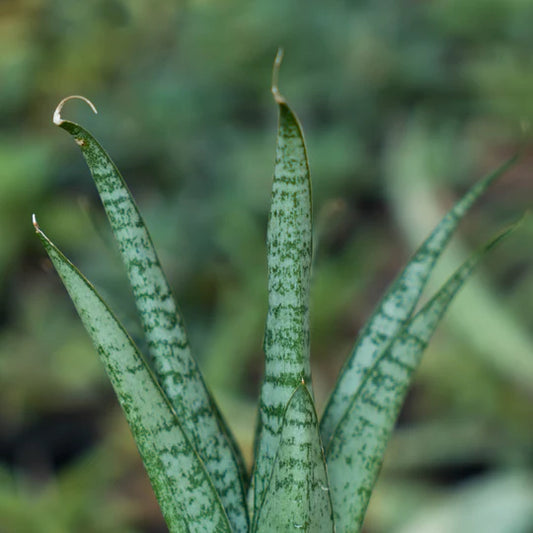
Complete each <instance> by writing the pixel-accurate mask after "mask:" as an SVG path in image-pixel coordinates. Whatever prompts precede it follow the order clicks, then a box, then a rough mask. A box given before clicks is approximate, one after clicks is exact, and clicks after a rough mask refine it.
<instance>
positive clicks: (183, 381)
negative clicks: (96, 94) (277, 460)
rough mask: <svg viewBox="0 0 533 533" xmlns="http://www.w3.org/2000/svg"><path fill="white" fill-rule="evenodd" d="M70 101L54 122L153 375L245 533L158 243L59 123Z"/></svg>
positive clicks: (220, 429) (100, 163) (239, 476)
mask: <svg viewBox="0 0 533 533" xmlns="http://www.w3.org/2000/svg"><path fill="white" fill-rule="evenodd" d="M66 100H67V99H66ZM66 100H64V101H63V102H61V103H60V104H59V106H58V109H57V111H56V113H55V115H54V122H55V123H56V124H57V125H58V126H60V127H61V128H63V129H64V130H65V131H67V132H68V133H70V134H71V135H72V136H73V137H74V139H75V141H76V143H77V144H78V146H79V147H80V148H81V151H82V154H83V156H84V157H85V160H86V161H87V164H88V166H89V169H90V171H91V174H92V176H93V178H94V181H95V184H96V187H97V189H98V193H99V195H100V198H101V200H102V203H103V205H104V208H105V210H106V213H107V216H108V218H109V221H110V223H111V227H112V229H113V233H114V235H115V238H116V240H117V243H118V247H119V250H120V253H121V256H122V260H123V262H124V264H125V266H126V271H127V274H128V278H129V281H130V284H131V287H132V289H133V294H134V297H135V301H136V304H137V309H138V311H139V314H140V317H141V322H142V324H143V328H144V331H145V334H146V338H147V342H148V349H149V351H150V355H151V356H152V361H153V365H154V371H155V374H156V376H157V378H158V380H159V383H160V384H161V387H162V388H163V390H164V391H165V393H166V395H167V396H168V398H169V400H170V402H171V403H172V405H173V407H174V409H175V411H176V413H177V415H178V418H179V420H180V423H181V425H182V427H183V429H184V430H185V431H186V432H187V434H188V436H189V438H190V440H191V442H193V443H194V446H195V447H196V450H197V452H198V454H199V455H200V457H201V458H202V460H203V461H204V463H205V465H206V468H207V470H208V471H209V473H210V475H211V477H212V479H213V483H214V484H215V486H216V488H217V490H218V492H219V495H220V498H221V500H222V502H223V504H224V507H225V509H226V512H227V513H228V516H229V518H230V521H231V524H232V526H233V528H234V530H235V531H237V532H245V531H247V530H248V513H247V510H246V503H245V488H244V487H245V484H246V479H245V470H244V467H243V461H242V458H241V455H240V452H239V451H238V449H237V447H236V446H235V445H234V440H233V437H232V435H231V434H230V431H229V429H228V427H227V425H226V423H225V421H224V420H223V418H222V416H221V415H220V413H219V411H218V409H217V406H216V404H215V402H214V400H213V398H212V397H211V394H210V392H209V391H208V389H207V387H206V385H205V383H204V380H203V377H202V375H201V373H200V371H199V369H198V366H197V363H196V361H195V359H194V358H193V357H192V355H191V350H190V347H189V342H188V338H187V334H186V331H185V327H184V324H183V320H182V318H181V315H180V313H179V310H178V308H177V306H176V303H175V301H174V298H173V296H172V291H171V289H170V286H169V284H168V281H167V279H166V277H165V275H164V273H163V270H162V269H161V265H160V262H159V259H158V257H157V254H156V251H155V249H154V246H153V244H152V239H151V237H150V235H149V233H148V230H147V229H146V226H145V224H144V221H143V219H142V217H141V214H140V213H139V210H138V208H137V205H136V204H135V201H134V200H133V198H132V196H131V193H130V191H129V189H128V187H127V185H126V183H125V182H124V179H123V178H122V176H121V175H120V172H119V171H118V169H117V167H116V166H115V164H114V163H113V161H112V160H111V158H110V157H109V155H108V154H107V153H106V151H105V150H104V149H103V148H102V147H101V146H100V144H99V143H98V142H97V141H96V140H95V139H94V137H93V136H92V135H91V133H89V132H88V131H87V130H86V129H84V128H83V127H81V126H79V125H78V124H75V123H73V122H69V121H67V120H63V119H62V118H61V116H60V112H61V109H62V106H63V104H64V102H65V101H66ZM89 103H90V102H89Z"/></svg>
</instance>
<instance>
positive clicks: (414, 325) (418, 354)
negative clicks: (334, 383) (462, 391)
mask: <svg viewBox="0 0 533 533" xmlns="http://www.w3.org/2000/svg"><path fill="white" fill-rule="evenodd" d="M513 229H514V226H513V227H511V228H510V229H508V230H506V231H505V232H503V233H502V234H501V235H499V236H498V237H496V238H495V239H494V240H492V241H491V242H490V243H489V244H487V245H486V246H485V247H483V248H482V249H481V250H479V251H478V252H477V253H475V254H474V255H472V256H471V257H470V258H469V259H468V260H467V261H465V262H464V263H463V265H462V266H461V267H459V268H458V269H457V271H456V272H455V273H454V275H453V276H452V277H451V278H450V279H449V280H448V281H447V282H446V283H445V284H444V285H443V287H442V288H441V289H440V290H439V291H438V292H437V293H436V294H435V296H434V297H433V298H432V299H431V300H430V301H429V302H428V303H427V304H426V305H425V306H424V307H422V309H421V310H420V311H419V312H418V313H417V314H416V315H414V316H413V317H412V318H411V319H410V320H409V321H408V322H407V323H406V324H405V325H404V327H403V328H402V330H401V331H400V332H399V334H398V335H397V336H396V337H395V339H394V340H393V342H392V343H391V344H390V345H389V346H388V347H387V349H386V350H384V352H383V353H382V354H381V355H380V357H379V358H377V359H376V361H375V362H374V364H373V365H372V367H371V369H370V371H369V372H368V373H367V374H366V376H365V378H364V380H363V381H362V383H361V386H360V387H359V389H358V391H357V394H356V395H355V396H354V397H353V398H352V400H351V402H350V404H349V405H348V408H347V409H346V411H345V413H344V415H343V417H342V419H341V420H340V422H339V424H338V425H337V427H336V429H335V432H334V434H333V435H332V437H331V439H330V441H329V443H328V445H327V446H326V459H327V464H328V473H329V479H330V487H331V497H332V500H333V505H334V511H335V522H336V524H337V528H338V530H339V531H340V532H343V533H344V532H357V531H359V530H360V527H361V524H362V522H363V518H364V515H365V512H366V508H367V506H368V502H369V499H370V495H371V493H372V488H373V486H374V483H375V481H376V479H377V476H378V473H379V470H380V468H381V465H382V462H383V456H384V453H385V448H386V445H387V442H388V440H389V437H390V435H391V433H392V430H393V427H394V423H395V421H396V418H397V416H398V413H399V410H400V407H401V405H402V403H403V400H404V398H405V395H406V392H407V389H408V387H409V384H410V382H411V379H412V376H413V372H414V371H415V370H416V368H417V367H418V364H419V362H420V360H421V358H422V354H423V352H424V349H425V348H426V346H427V343H428V342H429V340H430V338H431V335H432V334H433V332H434V331H435V329H436V327H437V325H438V323H439V321H440V319H441V318H442V315H443V314H444V312H445V311H446V309H447V308H448V306H449V304H450V303H451V301H452V299H453V298H454V296H455V295H456V294H457V291H458V290H459V289H460V288H461V287H462V285H463V284H464V283H465V281H466V279H467V278H468V276H470V274H471V273H472V272H473V270H474V268H475V267H476V265H477V264H478V263H479V260H480V259H481V258H482V257H483V256H484V254H485V253H486V252H487V251H488V250H490V249H491V248H492V247H494V246H495V245H496V244H497V243H498V242H500V241H501V240H502V238H504V237H505V236H506V235H508V234H509V232H510V231H512V230H513Z"/></svg>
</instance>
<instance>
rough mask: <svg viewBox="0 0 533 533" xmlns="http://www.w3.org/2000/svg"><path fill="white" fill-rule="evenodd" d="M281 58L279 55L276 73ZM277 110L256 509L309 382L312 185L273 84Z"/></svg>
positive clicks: (295, 124)
mask: <svg viewBox="0 0 533 533" xmlns="http://www.w3.org/2000/svg"><path fill="white" fill-rule="evenodd" d="M280 60H281V57H280V56H279V55H278V58H277V61H276V64H275V73H277V68H279V62H280ZM273 94H274V96H275V99H276V103H277V104H278V107H279V126H278V136H277V146H276V165H275V168H274V179H273V184H272V203H271V208H270V217H269V222H268V231H267V259H268V315H267V320H266V327H265V338H264V351H265V376H264V380H263V384H262V387H261V397H260V403H259V432H258V440H257V446H256V457H255V459H256V463H255V468H254V476H253V485H252V486H253V488H252V490H253V500H254V502H255V503H254V509H255V510H257V505H258V502H260V501H262V499H263V497H264V491H265V489H266V484H267V482H268V479H269V478H270V474H271V472H272V467H273V465H274V459H275V456H276V452H277V448H278V443H279V432H280V429H281V424H282V421H283V414H284V411H285V407H286V405H287V402H288V401H289V398H290V397H291V395H292V393H293V392H294V390H295V389H296V387H298V385H299V384H300V383H301V380H302V379H303V380H304V381H305V382H306V383H310V367H309V278H310V271H311V255H312V234H311V182H310V176H309V165H308V162H307V152H306V148H305V143H304V139H303V134H302V129H301V126H300V123H299V121H298V118H297V117H296V115H295V114H294V113H293V112H292V110H291V109H290V107H289V106H288V105H287V103H286V102H285V100H284V99H283V97H281V96H280V94H279V92H278V90H277V86H276V84H275V83H274V84H273Z"/></svg>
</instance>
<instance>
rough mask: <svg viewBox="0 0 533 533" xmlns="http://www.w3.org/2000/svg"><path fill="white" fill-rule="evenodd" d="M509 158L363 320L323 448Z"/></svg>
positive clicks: (326, 421)
mask: <svg viewBox="0 0 533 533" xmlns="http://www.w3.org/2000/svg"><path fill="white" fill-rule="evenodd" d="M516 159H517V156H514V157H512V158H510V159H509V160H508V161H506V162H505V163H504V164H503V165H501V166H500V167H499V168H498V169H496V170H495V171H494V172H492V173H490V174H489V175H487V176H486V177H485V178H483V179H482V180H481V181H479V182H478V183H476V184H475V185H474V186H473V187H472V188H471V189H470V190H469V191H468V192H467V193H466V194H465V195H464V196H463V198H462V199H461V200H459V201H458V202H457V203H456V204H455V205H454V206H453V207H452V209H451V210H450V211H449V212H448V213H447V214H446V216H445V217H444V218H443V219H442V221H441V222H440V223H439V224H438V225H437V227H436V228H435V229H434V230H433V232H432V233H431V235H430V236H429V237H428V238H427V239H426V241H425V242H424V243H423V244H422V245H421V246H420V248H419V249H418V251H417V252H416V253H415V255H414V256H413V258H412V259H411V261H410V262H409V263H408V265H407V266H406V267H405V269H404V270H403V272H402V273H401V274H400V276H399V277H398V278H397V279H396V281H395V282H394V283H393V284H392V286H391V288H390V289H389V291H388V293H387V294H386V295H385V297H384V298H383V299H382V300H381V302H380V304H379V305H378V308H377V309H376V311H375V312H374V314H373V315H372V317H371V318H370V320H369V321H368V322H367V324H366V325H365V327H364V328H363V330H362V332H361V333H360V335H359V338H358V340H357V342H356V344H355V347H354V348H353V350H352V353H351V355H350V357H349V358H348V359H347V361H346V363H345V364H344V366H343V368H342V370H341V373H340V377H339V379H338V381H337V383H336V385H335V388H334V390H333V392H332V394H331V396H330V398H329V401H328V403H327V406H326V409H325V412H324V415H323V417H322V420H321V423H320V429H321V434H322V441H323V442H324V446H326V447H327V445H328V442H329V440H330V439H331V437H332V435H333V433H334V432H335V430H336V427H337V426H338V424H339V422H340V420H341V419H342V417H343V416H344V414H345V412H346V409H347V408H348V406H349V405H350V404H351V402H352V400H353V398H354V397H355V396H356V395H357V394H358V393H359V389H360V387H361V386H362V383H363V382H364V381H365V380H366V379H367V376H368V374H369V372H371V371H372V368H373V365H374V364H375V362H376V360H377V359H379V358H380V357H381V356H382V354H383V352H384V350H385V349H386V348H387V346H388V345H389V343H390V341H391V340H392V339H393V338H394V337H395V335H397V334H398V332H399V331H400V330H401V328H402V327H403V325H404V324H405V322H406V321H407V320H408V318H409V317H410V316H411V313H412V312H413V309H414V308H415V306H416V304H417V302H418V300H419V298H420V295H421V293H422V290H423V289H424V287H425V285H426V282H427V280H428V278H429V276H430V274H431V272H432V271H433V268H434V266H435V263H436V261H437V259H438V258H439V257H440V255H441V254H442V252H443V250H444V248H445V247H446V245H447V244H448V242H449V240H450V238H451V237H452V235H453V233H454V232H455V230H456V228H457V226H458V224H459V222H460V221H461V219H462V218H463V216H464V215H465V214H466V212H467V211H468V210H469V209H470V207H471V206H472V205H473V204H474V202H475V201H476V200H477V199H478V198H479V197H480V196H481V195H482V194H483V192H484V191H485V190H486V189H487V187H488V186H489V185H490V184H491V183H492V182H493V181H494V180H495V179H497V178H498V177H500V176H501V175H502V174H503V173H504V172H505V171H506V170H508V169H509V168H510V167H511V166H512V165H513V164H514V162H515V161H516Z"/></svg>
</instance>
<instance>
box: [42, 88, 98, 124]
mask: <svg viewBox="0 0 533 533" xmlns="http://www.w3.org/2000/svg"><path fill="white" fill-rule="evenodd" d="M75 99H76V100H83V101H84V102H85V103H86V104H87V105H88V106H89V107H90V108H91V109H92V110H93V112H94V113H95V114H97V113H98V111H97V110H96V107H95V106H94V104H93V103H92V102H91V101H90V100H89V99H88V98H85V96H79V95H76V94H74V95H72V96H67V97H66V98H63V100H61V102H59V104H57V107H56V110H55V111H54V118H53V119H52V120H53V122H54V124H55V125H56V126H60V125H61V124H62V123H63V122H64V120H63V119H62V118H61V111H62V110H63V106H64V105H65V104H66V103H67V102H68V101H69V100H75Z"/></svg>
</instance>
